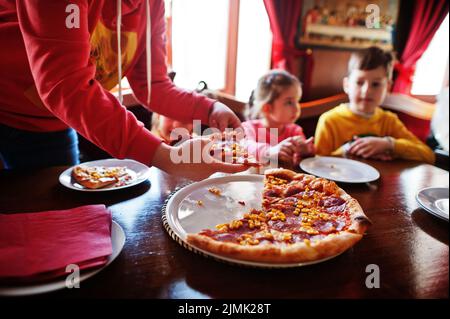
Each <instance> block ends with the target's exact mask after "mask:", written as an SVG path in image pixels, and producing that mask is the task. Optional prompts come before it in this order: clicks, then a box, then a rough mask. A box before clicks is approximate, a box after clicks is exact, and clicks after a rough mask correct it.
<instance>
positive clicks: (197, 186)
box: [163, 175, 337, 268]
mask: <svg viewBox="0 0 450 319" xmlns="http://www.w3.org/2000/svg"><path fill="white" fill-rule="evenodd" d="M263 180H264V176H262V175H230V176H223V177H216V178H208V179H205V180H203V181H201V182H197V183H193V184H190V185H188V186H186V187H184V188H182V189H180V190H179V191H177V192H176V193H175V194H174V195H173V196H172V197H171V198H170V199H169V201H168V202H167V205H166V208H165V211H164V214H165V215H164V217H165V218H163V220H164V219H165V221H164V222H165V226H166V229H167V231H168V232H169V234H170V235H171V236H172V238H173V239H175V240H176V241H177V242H178V243H179V244H181V245H182V246H183V247H186V248H188V249H189V250H194V251H196V252H200V253H202V254H204V255H207V256H211V257H213V258H216V259H219V260H222V261H226V262H229V263H232V264H240V265H245V266H251V267H263V268H289V267H299V266H306V265H312V264H316V263H320V262H323V261H326V260H328V259H331V258H334V257H336V256H337V255H336V256H332V257H329V258H326V259H321V260H317V261H313V262H305V263H288V264H274V263H263V262H252V261H245V260H239V259H234V258H228V257H223V256H220V255H216V254H213V253H210V252H208V251H205V250H202V249H200V248H197V247H194V246H192V245H191V244H189V243H188V242H187V241H186V236H187V234H188V233H197V232H199V231H201V230H203V229H206V228H210V229H211V228H212V229H214V228H215V226H216V225H217V224H222V223H227V222H230V221H231V220H233V219H238V218H242V216H243V214H244V213H246V212H248V211H249V210H250V209H251V208H255V209H260V208H261V203H262V196H261V194H262V191H263V187H264V185H263ZM211 187H216V188H218V189H220V190H221V194H222V195H221V196H216V195H214V194H212V193H210V192H209V190H208V189H210V188H211ZM198 201H202V205H199V204H198ZM239 201H243V202H244V203H245V205H244V206H243V205H241V204H239Z"/></svg>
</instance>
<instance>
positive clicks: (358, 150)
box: [346, 137, 393, 160]
mask: <svg viewBox="0 0 450 319" xmlns="http://www.w3.org/2000/svg"><path fill="white" fill-rule="evenodd" d="M392 150H393V149H392V143H391V142H390V141H389V139H387V138H382V137H362V138H359V137H358V138H356V139H355V141H354V142H353V143H352V144H351V145H350V148H349V149H348V150H347V152H346V153H347V154H349V155H354V156H360V157H363V158H373V159H382V160H387V157H386V155H387V154H389V153H390V152H392Z"/></svg>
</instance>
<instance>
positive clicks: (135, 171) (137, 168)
mask: <svg viewBox="0 0 450 319" xmlns="http://www.w3.org/2000/svg"><path fill="white" fill-rule="evenodd" d="M80 165H86V166H104V167H115V166H125V167H126V168H127V173H128V174H129V175H130V176H131V177H132V180H131V181H130V182H129V183H128V184H126V185H122V186H114V185H111V186H106V187H102V188H98V189H89V188H86V187H83V186H82V185H80V184H78V183H77V182H76V181H75V180H74V179H73V178H72V170H73V168H74V167H75V166H72V167H70V168H68V169H66V170H65V171H64V172H62V173H61V175H59V182H60V183H61V184H62V185H64V186H65V187H67V188H70V189H75V190H77V191H82V192H106V191H113V190H117V189H123V188H127V187H131V186H134V185H137V184H140V183H142V182H144V181H146V180H147V179H148V178H149V177H150V168H148V167H147V166H146V165H144V164H142V163H139V162H136V161H134V160H130V159H125V160H118V159H105V160H98V161H92V162H86V163H82V164H80Z"/></svg>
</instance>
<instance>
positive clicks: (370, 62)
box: [348, 46, 394, 80]
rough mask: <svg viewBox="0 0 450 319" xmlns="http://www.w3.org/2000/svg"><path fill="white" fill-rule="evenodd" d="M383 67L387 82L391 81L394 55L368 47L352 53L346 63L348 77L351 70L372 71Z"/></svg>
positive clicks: (377, 48)
mask: <svg viewBox="0 0 450 319" xmlns="http://www.w3.org/2000/svg"><path fill="white" fill-rule="evenodd" d="M380 66H382V67H384V69H385V70H386V76H387V78H388V80H391V79H392V72H393V68H394V55H393V54H392V53H391V52H385V51H383V50H382V49H380V48H379V47H375V46H373V47H369V48H366V49H363V50H360V51H357V52H354V53H353V54H352V55H351V57H350V60H349V62H348V75H350V73H351V72H352V71H353V70H366V71H368V70H373V69H376V68H378V67H380Z"/></svg>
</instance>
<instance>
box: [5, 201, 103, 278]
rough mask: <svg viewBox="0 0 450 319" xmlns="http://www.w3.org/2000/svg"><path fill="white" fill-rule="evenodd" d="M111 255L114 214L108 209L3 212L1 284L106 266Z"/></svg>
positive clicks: (86, 208) (79, 208)
mask: <svg viewBox="0 0 450 319" xmlns="http://www.w3.org/2000/svg"><path fill="white" fill-rule="evenodd" d="M111 254H112V244H111V213H110V212H109V211H108V210H107V209H106V207H105V206H104V205H88V206H82V207H77V208H74V209H68V210H55V211H46V212H37V213H23V214H0V281H2V282H7V283H8V282H16V281H18V282H30V281H41V280H48V279H52V278H55V277H59V276H64V275H66V276H67V275H69V274H70V273H71V272H72V271H73V269H70V271H69V272H67V273H66V267H67V266H68V265H71V264H75V265H77V266H78V267H79V269H80V270H83V269H88V268H94V267H99V266H102V265H104V264H106V262H107V260H108V256H109V255H111Z"/></svg>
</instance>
